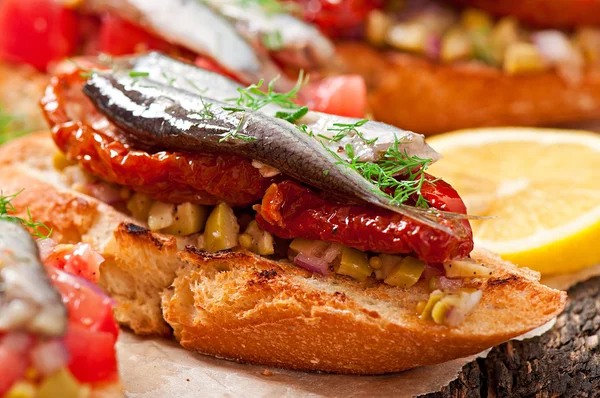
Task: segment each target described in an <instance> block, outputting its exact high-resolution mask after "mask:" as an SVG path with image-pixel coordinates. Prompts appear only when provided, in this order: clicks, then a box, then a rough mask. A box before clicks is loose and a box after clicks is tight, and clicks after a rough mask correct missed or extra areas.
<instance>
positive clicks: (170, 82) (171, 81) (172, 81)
mask: <svg viewBox="0 0 600 398" xmlns="http://www.w3.org/2000/svg"><path fill="white" fill-rule="evenodd" d="M161 75H162V77H163V78H164V79H165V80H166V81H167V85H168V86H172V85H173V84H175V81H176V80H177V78H175V77H172V76H169V75H167V74H166V73H165V72H162V73H161Z"/></svg>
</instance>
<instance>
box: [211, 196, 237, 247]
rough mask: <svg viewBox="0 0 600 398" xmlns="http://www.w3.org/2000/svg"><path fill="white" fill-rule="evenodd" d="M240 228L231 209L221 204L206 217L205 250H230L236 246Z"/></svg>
mask: <svg viewBox="0 0 600 398" xmlns="http://www.w3.org/2000/svg"><path fill="white" fill-rule="evenodd" d="M239 232H240V226H239V224H238V222H237V218H236V217H235V214H233V209H231V207H229V206H228V205H227V204H226V203H224V202H221V203H219V204H218V205H216V206H215V208H214V209H213V211H212V212H211V213H210V216H208V220H207V221H206V228H205V229H204V245H205V249H206V250H208V251H210V252H217V251H220V250H226V249H231V248H233V247H236V246H237V245H238V233H239Z"/></svg>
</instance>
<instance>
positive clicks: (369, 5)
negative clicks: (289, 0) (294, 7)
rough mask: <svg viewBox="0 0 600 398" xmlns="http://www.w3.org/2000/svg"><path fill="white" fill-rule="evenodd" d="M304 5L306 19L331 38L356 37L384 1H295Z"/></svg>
mask: <svg viewBox="0 0 600 398" xmlns="http://www.w3.org/2000/svg"><path fill="white" fill-rule="evenodd" d="M293 1H294V2H296V3H299V4H301V5H302V12H303V14H304V19H306V20H307V21H310V22H315V23H316V24H317V25H319V27H320V28H321V30H322V31H323V32H324V33H325V34H327V35H328V36H330V37H346V36H354V35H355V34H356V31H357V30H358V28H360V26H361V24H362V23H363V22H364V21H365V19H366V18H367V16H368V15H369V12H370V11H371V10H373V9H375V8H380V7H382V6H383V3H384V2H383V1H382V0H293Z"/></svg>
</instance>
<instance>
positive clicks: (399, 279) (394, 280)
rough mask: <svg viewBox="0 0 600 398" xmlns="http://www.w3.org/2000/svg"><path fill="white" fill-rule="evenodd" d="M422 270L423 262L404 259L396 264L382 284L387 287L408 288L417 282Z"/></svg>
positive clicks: (408, 258)
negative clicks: (385, 284)
mask: <svg viewBox="0 0 600 398" xmlns="http://www.w3.org/2000/svg"><path fill="white" fill-rule="evenodd" d="M424 269H425V263H424V262H423V261H421V260H417V259H416V258H413V257H405V258H404V259H403V260H402V261H401V262H400V263H399V264H396V266H395V267H394V269H393V270H392V272H390V274H389V275H388V277H387V278H385V280H384V282H385V283H387V284H388V285H392V286H398V287H403V288H408V287H411V286H413V285H414V284H415V283H417V282H418V281H419V278H420V277H421V274H422V273H423V270H424Z"/></svg>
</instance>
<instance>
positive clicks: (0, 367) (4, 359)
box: [0, 337, 28, 397]
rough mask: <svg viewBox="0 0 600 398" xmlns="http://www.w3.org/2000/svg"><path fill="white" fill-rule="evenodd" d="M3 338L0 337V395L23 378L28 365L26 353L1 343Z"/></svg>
mask: <svg viewBox="0 0 600 398" xmlns="http://www.w3.org/2000/svg"><path fill="white" fill-rule="evenodd" d="M3 340H4V337H0V397H1V396H4V394H6V393H7V392H8V391H9V390H10V388H11V387H12V385H13V384H14V383H16V382H17V381H19V380H21V379H22V378H23V376H24V375H25V370H26V369H27V366H28V360H27V358H28V357H27V355H24V354H23V353H22V352H19V351H18V350H14V349H13V348H12V347H9V346H8V345H7V344H3Z"/></svg>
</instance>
